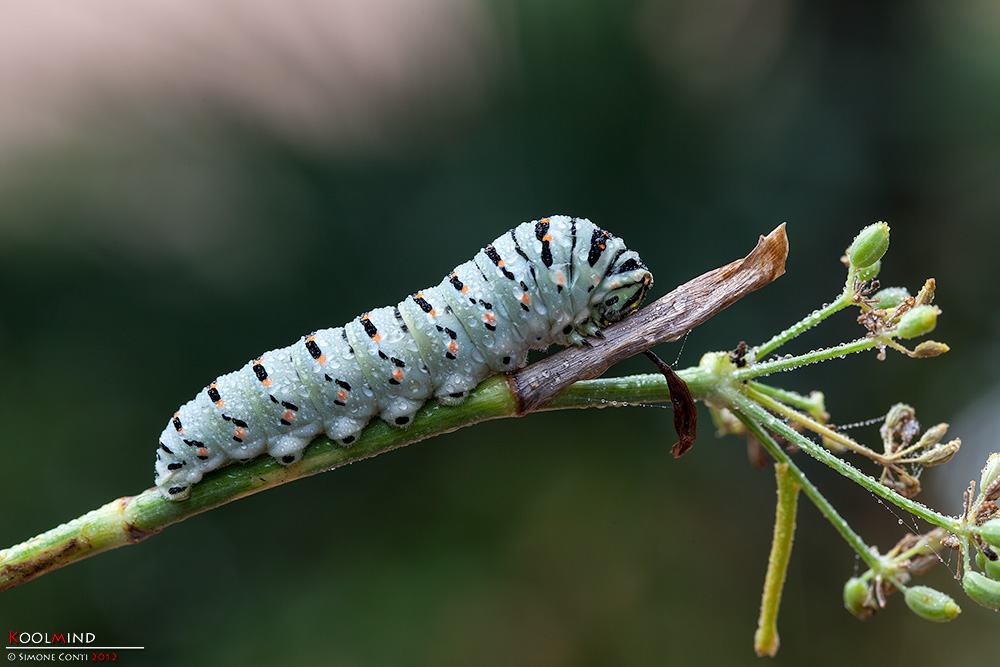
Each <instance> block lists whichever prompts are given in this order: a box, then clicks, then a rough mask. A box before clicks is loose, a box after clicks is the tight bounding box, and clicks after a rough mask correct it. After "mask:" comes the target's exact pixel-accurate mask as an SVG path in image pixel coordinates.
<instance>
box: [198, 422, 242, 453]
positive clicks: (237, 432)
mask: <svg viewBox="0 0 1000 667" xmlns="http://www.w3.org/2000/svg"><path fill="white" fill-rule="evenodd" d="M246 433H247V431H246V429H244V428H238V429H236V437H237V438H242V437H243V436H244V435H246ZM198 453H199V454H200V453H201V452H200V451H199V452H198ZM205 453H206V454H207V453H208V450H205Z"/></svg>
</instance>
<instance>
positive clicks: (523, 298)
mask: <svg viewBox="0 0 1000 667" xmlns="http://www.w3.org/2000/svg"><path fill="white" fill-rule="evenodd" d="M521 303H523V304H525V305H527V304H529V303H531V297H530V296H528V294H527V293H525V294H522V295H521Z"/></svg>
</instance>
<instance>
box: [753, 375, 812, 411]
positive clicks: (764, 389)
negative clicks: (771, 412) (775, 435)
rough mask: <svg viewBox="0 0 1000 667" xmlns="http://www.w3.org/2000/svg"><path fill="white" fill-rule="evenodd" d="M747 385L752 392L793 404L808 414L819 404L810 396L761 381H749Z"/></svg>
mask: <svg viewBox="0 0 1000 667" xmlns="http://www.w3.org/2000/svg"><path fill="white" fill-rule="evenodd" d="M747 386H748V387H749V388H750V389H751V390H752V391H754V392H757V393H759V394H762V395H764V396H769V397H771V398H773V399H776V400H777V401H779V402H781V403H784V404H786V405H791V406H794V407H796V408H799V409H800V410H805V411H806V412H808V413H810V414H813V411H814V410H816V408H817V407H818V406H819V404H820V403H819V402H817V400H816V399H815V398H813V397H812V396H803V395H801V394H798V393H796V392H794V391H788V390H787V389H782V388H780V387H773V386H771V385H769V384H764V383H762V382H755V381H751V382H748V383H747Z"/></svg>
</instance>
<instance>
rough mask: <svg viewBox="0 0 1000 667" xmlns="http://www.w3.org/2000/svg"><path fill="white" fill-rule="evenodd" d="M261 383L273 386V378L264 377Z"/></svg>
mask: <svg viewBox="0 0 1000 667" xmlns="http://www.w3.org/2000/svg"><path fill="white" fill-rule="evenodd" d="M261 384H262V385H264V386H265V387H270V386H271V378H264V379H263V380H261Z"/></svg>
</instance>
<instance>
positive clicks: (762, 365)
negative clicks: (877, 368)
mask: <svg viewBox="0 0 1000 667" xmlns="http://www.w3.org/2000/svg"><path fill="white" fill-rule="evenodd" d="M888 344H889V343H888V341H887V340H885V339H883V338H881V337H875V338H859V339H857V340H854V341H851V342H850V343H841V344H840V345H835V346H833V347H827V348H823V349H821V350H814V351H812V352H807V353H805V354H799V355H794V356H789V357H782V358H780V359H774V360H773V361H765V362H758V363H756V364H753V365H752V366H747V367H746V368H740V369H738V370H737V371H735V372H734V376H735V377H736V379H738V380H741V381H742V380H752V379H753V378H757V377H761V376H763V375H770V374H771V373H778V372H781V371H790V370H794V369H796V368H799V367H800V366H806V365H808V364H814V363H816V362H819V361H827V360H828V359H835V358H837V357H843V356H846V355H848V354H852V353H854V352H863V351H865V350H870V349H872V348H875V347H878V346H879V345H888Z"/></svg>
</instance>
